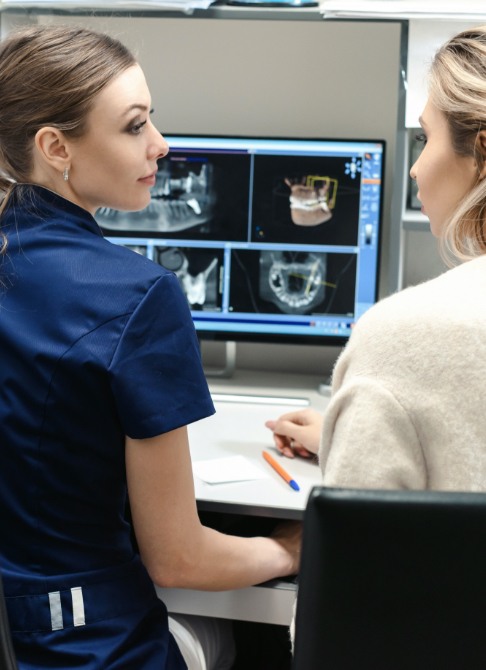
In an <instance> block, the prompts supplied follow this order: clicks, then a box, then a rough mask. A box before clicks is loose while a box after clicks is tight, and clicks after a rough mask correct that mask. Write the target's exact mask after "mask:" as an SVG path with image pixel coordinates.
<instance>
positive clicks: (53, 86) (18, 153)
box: [0, 25, 136, 253]
mask: <svg viewBox="0 0 486 670" xmlns="http://www.w3.org/2000/svg"><path fill="white" fill-rule="evenodd" d="M135 62H136V61H135V57H134V56H133V55H132V54H131V53H130V51H129V50H128V49H127V48H126V47H125V46H124V45H123V44H122V43H121V42H119V41H118V40H116V39H114V38H112V37H110V36H108V35H105V34H103V33H98V32H95V31H92V30H88V29H85V28H79V27H70V26H47V25H46V26H34V27H28V28H23V29H19V30H17V31H15V32H12V33H11V34H10V35H9V36H7V38H6V39H4V40H3V41H2V42H1V43H0V194H1V193H3V194H4V198H3V203H2V206H1V208H0V213H1V211H2V210H3V208H4V207H5V204H6V202H7V199H8V195H9V193H10V192H11V190H12V188H13V187H14V185H15V184H16V183H25V182H28V179H29V175H30V173H31V171H32V167H33V166H32V152H33V144H34V137H35V135H36V133H37V131H38V130H39V129H40V128H42V127H44V126H53V127H56V128H59V129H60V130H62V131H63V132H64V133H65V134H66V135H69V136H71V137H80V136H82V135H83V133H84V132H85V127H86V119H87V116H88V113H89V111H90V110H91V108H92V106H93V102H94V100H95V98H96V96H97V95H98V93H99V92H100V91H101V90H102V89H103V88H104V87H105V86H106V85H107V84H109V83H110V82H111V81H112V79H114V78H115V77H116V76H117V75H118V74H120V73H121V72H123V71H124V70H126V69H127V68H128V67H130V66H131V65H134V64H135ZM5 248H6V240H5V237H4V236H3V237H2V238H0V253H2V252H5Z"/></svg>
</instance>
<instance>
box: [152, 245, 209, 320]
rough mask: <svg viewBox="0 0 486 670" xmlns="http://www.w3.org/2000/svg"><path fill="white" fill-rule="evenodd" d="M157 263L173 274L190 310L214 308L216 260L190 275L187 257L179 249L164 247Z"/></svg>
mask: <svg viewBox="0 0 486 670" xmlns="http://www.w3.org/2000/svg"><path fill="white" fill-rule="evenodd" d="M158 261H159V263H160V264H161V265H163V266H164V267H165V268H167V270H171V271H172V272H174V274H175V275H176V277H177V278H178V279H179V282H180V284H181V286H182V290H183V291H184V293H185V294H186V298H187V301H188V303H189V305H190V306H191V307H192V308H195V309H197V308H201V307H203V306H206V307H208V306H212V307H213V309H215V308H216V299H217V297H216V293H217V274H218V273H217V270H218V259H217V258H216V257H213V258H212V259H211V260H209V262H208V265H207V266H206V267H205V268H204V269H203V270H201V271H200V272H197V273H196V274H191V272H190V264H189V259H188V257H187V255H186V254H185V253H184V251H183V249H181V248H179V247H166V248H162V249H160V251H159V256H158Z"/></svg>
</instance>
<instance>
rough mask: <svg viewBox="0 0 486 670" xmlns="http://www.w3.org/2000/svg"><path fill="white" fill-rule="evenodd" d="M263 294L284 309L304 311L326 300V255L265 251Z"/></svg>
mask: <svg viewBox="0 0 486 670" xmlns="http://www.w3.org/2000/svg"><path fill="white" fill-rule="evenodd" d="M260 264H261V273H262V274H261V276H262V277H265V273H266V277H267V280H266V282H265V281H263V280H262V279H261V281H260V286H261V294H262V297H263V298H266V299H267V300H271V301H272V302H274V303H275V304H276V305H277V306H278V307H279V308H280V309H281V310H282V311H283V312H286V313H295V314H304V313H307V312H309V311H310V310H311V309H312V308H313V307H314V306H315V305H317V304H318V303H320V302H322V300H323V299H324V295H325V273H326V254H319V255H317V254H305V253H300V254H298V255H297V256H295V259H294V258H292V254H291V253H290V252H262V253H261V256H260Z"/></svg>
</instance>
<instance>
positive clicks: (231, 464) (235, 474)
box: [192, 456, 268, 484]
mask: <svg viewBox="0 0 486 670" xmlns="http://www.w3.org/2000/svg"><path fill="white" fill-rule="evenodd" d="M192 470H193V473H194V474H195V475H196V477H199V479H202V480H203V481H204V482H206V483H207V484H225V483H228V482H244V481H249V480H253V479H268V474H267V473H266V472H264V471H263V469H260V468H259V467H258V466H256V465H254V464H253V463H252V462H251V461H250V460H249V459H248V458H245V457H244V456H227V457H224V458H209V459H207V460H204V461H194V462H193V464H192Z"/></svg>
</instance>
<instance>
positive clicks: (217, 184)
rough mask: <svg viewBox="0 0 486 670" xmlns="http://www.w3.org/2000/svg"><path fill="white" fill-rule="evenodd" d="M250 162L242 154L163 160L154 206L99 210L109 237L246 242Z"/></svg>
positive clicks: (191, 155) (187, 154) (193, 155)
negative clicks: (141, 236)
mask: <svg viewBox="0 0 486 670" xmlns="http://www.w3.org/2000/svg"><path fill="white" fill-rule="evenodd" d="M249 174H250V163H249V158H248V156H245V155H241V154H232V153H226V154H216V153H214V154H212V153H211V152H197V153H191V152H183V151H175V152H174V153H169V154H168V156H166V157H165V158H163V159H161V160H160V161H159V166H158V172H157V176H156V183H155V186H154V187H153V189H152V191H151V200H150V203H149V205H148V206H147V207H146V208H145V209H143V210H141V211H138V212H121V211H118V210H114V209H110V208H108V207H104V208H100V209H99V210H98V211H97V213H96V220H97V221H98V223H99V225H100V226H101V228H103V229H104V230H105V231H106V234H108V235H111V236H115V235H135V234H137V235H138V234H150V235H152V236H154V237H157V236H159V237H162V236H163V237H172V238H182V239H200V238H205V239H214V240H216V239H220V238H222V237H223V236H224V239H230V240H244V239H247V226H248V201H249V194H248V183H249Z"/></svg>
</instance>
